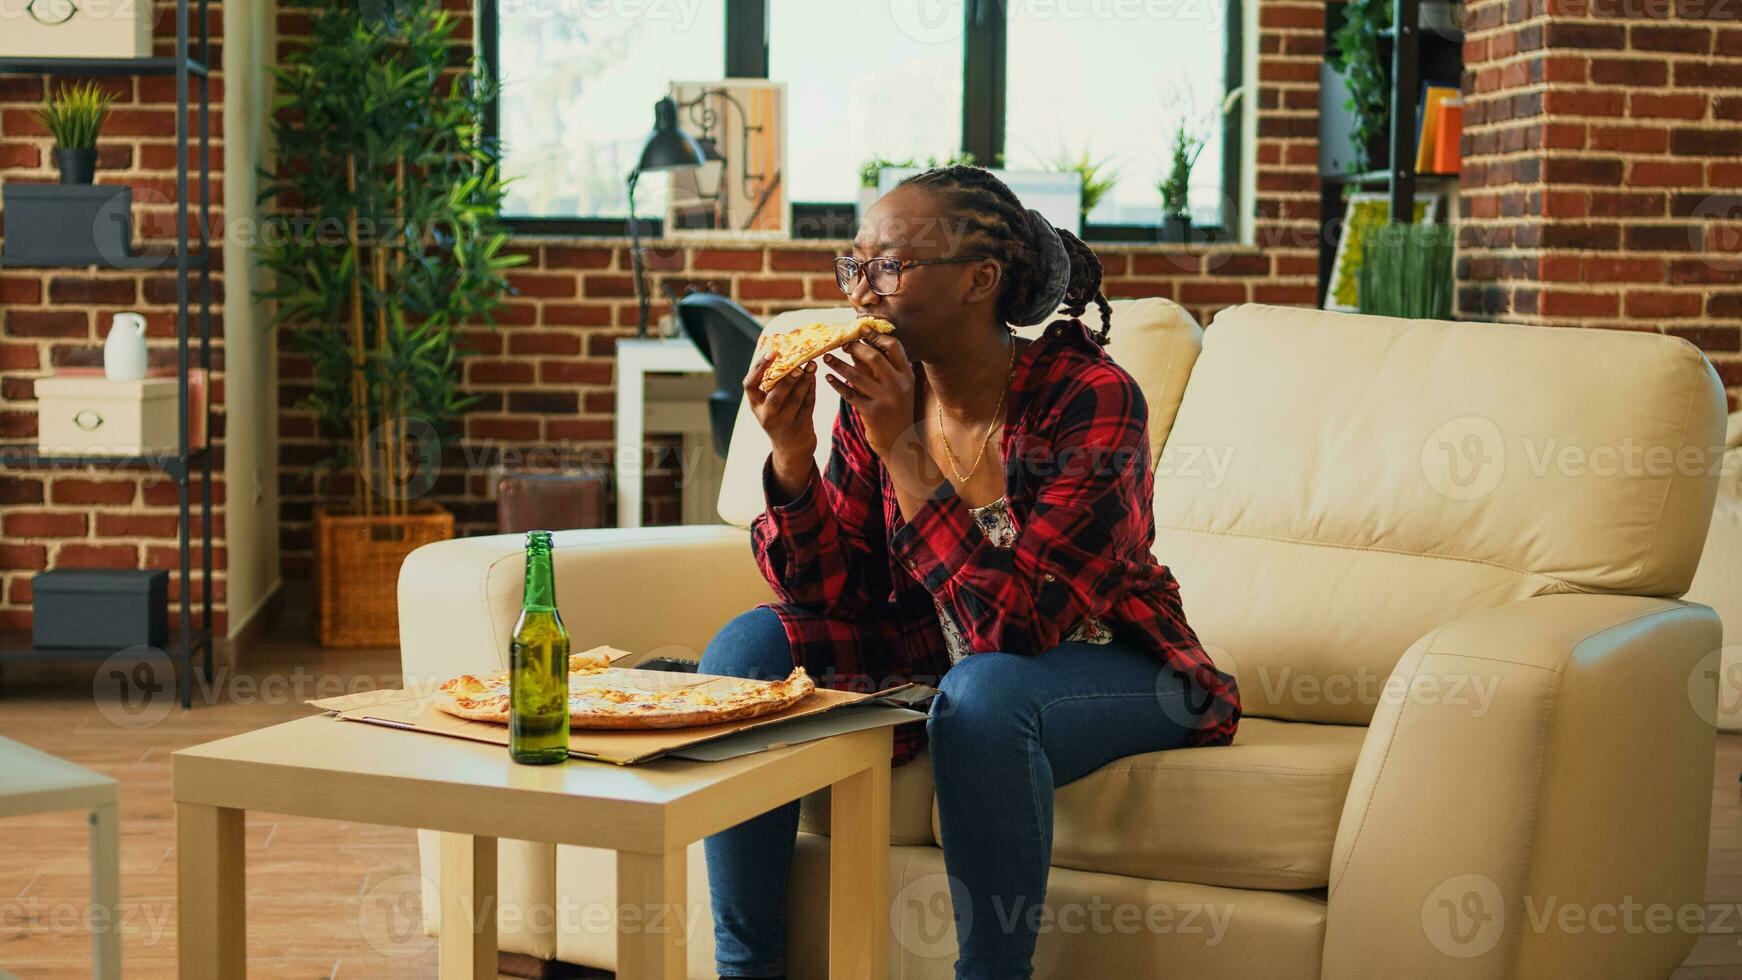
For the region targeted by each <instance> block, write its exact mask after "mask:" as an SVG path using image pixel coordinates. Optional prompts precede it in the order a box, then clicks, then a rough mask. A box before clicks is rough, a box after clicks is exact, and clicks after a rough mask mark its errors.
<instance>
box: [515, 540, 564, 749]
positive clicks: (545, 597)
mask: <svg viewBox="0 0 1742 980" xmlns="http://www.w3.org/2000/svg"><path fill="white" fill-rule="evenodd" d="M508 671H509V678H510V679H509V698H508V700H509V707H508V755H509V756H510V757H511V758H513V760H514V761H515V762H523V763H527V764H529V765H546V764H549V763H553V762H561V761H563V760H564V759H567V758H568V757H569V633H568V630H566V629H564V628H563V621H562V617H561V616H559V615H557V611H556V582H555V578H554V576H553V574H552V572H551V563H550V532H549V531H528V532H527V534H526V599H525V601H524V602H522V603H521V606H520V620H519V621H518V622H516V623H515V624H514V639H513V641H512V643H511V644H510V646H509V653H508Z"/></svg>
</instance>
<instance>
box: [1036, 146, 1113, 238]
mask: <svg viewBox="0 0 1742 980" xmlns="http://www.w3.org/2000/svg"><path fill="white" fill-rule="evenodd" d="M1107 163H1108V161H1107V160H1105V159H1102V160H1094V159H1092V158H1091V157H1090V155H1089V148H1088V147H1087V146H1085V147H1083V151H1082V152H1081V153H1078V154H1076V155H1075V156H1072V155H1071V153H1070V152H1069V151H1068V150H1060V151H1059V154H1058V156H1056V157H1054V158H1053V161H1052V164H1051V168H1052V170H1054V171H1055V172H1057V173H1076V174H1077V175H1078V176H1080V177H1082V179H1083V201H1082V206H1081V209H1080V210H1081V215H1082V220H1083V224H1084V225H1085V226H1086V225H1088V223H1089V213H1090V212H1091V211H1093V210H1095V207H1096V206H1097V205H1099V204H1100V203H1101V200H1102V198H1105V197H1106V196H1107V194H1108V192H1110V191H1112V190H1113V187H1114V185H1116V184H1118V182H1119V171H1118V170H1109V169H1107Z"/></svg>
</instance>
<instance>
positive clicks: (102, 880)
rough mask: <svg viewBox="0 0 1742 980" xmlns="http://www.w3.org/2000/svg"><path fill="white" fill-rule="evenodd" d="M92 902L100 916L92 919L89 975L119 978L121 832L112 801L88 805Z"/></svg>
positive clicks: (113, 979)
mask: <svg viewBox="0 0 1742 980" xmlns="http://www.w3.org/2000/svg"><path fill="white" fill-rule="evenodd" d="M91 906H92V912H93V914H100V915H102V917H103V920H102V922H101V924H98V923H95V922H93V923H92V929H93V934H92V936H91V975H92V976H94V977H99V978H101V980H120V977H121V917H120V912H121V833H120V828H119V826H118V825H117V823H116V817H115V804H113V803H105V804H103V805H102V806H96V807H92V808H91ZM97 909H102V912H101V913H97V911H96V910H97Z"/></svg>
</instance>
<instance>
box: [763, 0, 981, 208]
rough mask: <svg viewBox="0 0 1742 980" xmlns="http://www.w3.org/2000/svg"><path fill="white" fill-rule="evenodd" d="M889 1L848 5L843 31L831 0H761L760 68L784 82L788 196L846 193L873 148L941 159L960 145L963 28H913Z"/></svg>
mask: <svg viewBox="0 0 1742 980" xmlns="http://www.w3.org/2000/svg"><path fill="white" fill-rule="evenodd" d="M893 6H894V5H893V4H887V3H885V4H870V5H866V6H863V7H860V6H858V5H856V4H855V5H854V13H853V14H852V15H851V16H850V19H851V22H852V23H851V32H850V33H843V31H842V27H843V24H842V12H841V10H840V9H839V7H838V5H836V4H829V3H818V2H817V0H769V12H768V34H769V38H768V77H769V78H772V79H774V80H776V81H784V82H786V83H787V84H786V98H787V115H788V118H790V119H791V120H792V134H791V135H790V136H789V137H788V139H787V144H786V156H787V168H786V169H787V174H788V178H789V181H790V183H789V186H790V187H791V189H792V197H793V200H795V201H851V200H853V199H854V198H855V197H856V196H857V194H858V187H859V167H860V166H861V165H863V164H865V163H866V162H868V161H870V160H871V159H872V158H873V157H882V158H884V159H893V160H902V161H905V160H907V159H909V158H916V159H920V160H923V159H924V158H926V157H927V156H935V157H937V158H938V159H940V160H941V159H944V158H947V157H948V156H950V154H952V153H954V152H956V151H957V150H958V149H959V148H960V147H961V145H962V38H961V32H960V31H954V32H947V33H949V35H950V36H946V37H944V38H943V39H941V40H931V39H928V38H926V37H923V36H920V37H916V36H915V33H916V32H913V31H911V30H903V29H902V25H901V24H899V23H898V22H897V20H896V18H895V17H894V16H892V10H891V8H892V7H893ZM848 37H850V38H851V45H852V51H850V52H849V51H844V50H843V47H842V46H843V44H844V43H845V39H846V38H848ZM799 134H803V135H802V138H796V137H798V135H799Z"/></svg>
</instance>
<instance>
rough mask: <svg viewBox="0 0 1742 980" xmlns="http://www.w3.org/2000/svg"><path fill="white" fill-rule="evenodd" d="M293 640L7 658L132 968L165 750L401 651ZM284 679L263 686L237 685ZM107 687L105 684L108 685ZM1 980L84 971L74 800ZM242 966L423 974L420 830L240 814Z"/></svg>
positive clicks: (1732, 944)
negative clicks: (244, 910)
mask: <svg viewBox="0 0 1742 980" xmlns="http://www.w3.org/2000/svg"><path fill="white" fill-rule="evenodd" d="M286 632H287V633H288V634H290V635H294V636H296V637H297V639H294V640H283V639H279V640H267V641H264V642H262V643H260V644H258V645H256V646H255V647H254V648H253V649H251V650H250V651H249V653H248V655H247V657H246V664H245V667H244V669H242V670H240V671H238V670H236V669H234V668H233V667H230V666H229V665H221V667H224V668H227V669H221V670H220V672H219V675H218V679H219V684H218V685H216V690H215V691H213V690H209V689H202V688H201V687H200V686H196V688H195V706H194V709H193V710H191V711H183V710H181V709H179V708H175V709H172V710H170V711H168V712H167V714H165V715H164V716H163V717H162V718H161V719H155V718H151V717H148V716H144V715H142V716H138V717H134V716H130V715H128V714H126V713H125V712H124V711H122V710H121V706H120V703H119V702H118V701H116V700H115V699H114V696H113V692H112V690H105V689H103V686H102V685H101V684H99V685H97V686H96V687H95V689H94V687H93V682H92V674H93V665H89V664H86V665H55V666H46V665H44V666H39V665H35V664H26V665H18V664H8V665H6V668H5V673H4V676H3V678H0V735H4V736H7V737H9V738H14V739H17V740H19V741H21V742H25V743H28V744H30V745H33V746H36V747H38V748H41V749H44V750H46V751H49V752H52V753H54V754H55V755H58V756H61V757H62V758H65V759H69V760H71V761H73V762H77V763H79V764H81V765H85V766H89V767H90V768H92V769H95V770H97V771H99V772H103V773H107V774H109V775H111V776H114V777H115V778H117V779H119V780H121V892H122V903H123V908H122V912H121V914H122V932H123V937H124V938H123V954H122V955H123V965H124V967H125V970H126V976H127V977H130V978H133V977H174V976H175V948H176V947H175V847H174V844H175V815H174V807H173V805H172V803H171V800H170V783H169V753H170V752H172V751H174V750H175V749H177V748H180V747H182V746H186V745H192V744H197V743H200V742H205V741H210V740H212V739H216V738H222V737H224V736H227V735H232V734H235V733H238V732H243V731H249V730H252V729H256V728H262V727H265V726H267V725H272V724H276V723H278V722H280V721H287V720H290V719H293V718H299V717H303V716H305V715H307V714H308V713H309V712H310V711H311V710H312V709H310V708H308V707H306V706H305V705H303V704H302V703H301V700H302V699H303V698H308V697H323V696H328V695H332V694H338V693H343V692H344V691H346V690H358V689H360V688H361V687H365V686H366V687H395V686H397V685H398V682H399V662H398V653H397V651H393V650H343V651H333V650H322V649H321V648H320V647H318V646H315V645H314V644H313V643H311V642H308V641H307V640H304V639H301V637H305V636H307V635H308V634H307V630H306V627H305V626H302V625H301V624H296V625H294V626H293V627H292V628H291V629H289V630H287V631H286ZM239 677H247V678H251V679H252V680H253V681H255V682H258V681H260V680H262V679H264V678H267V677H276V678H279V679H280V680H279V681H278V682H277V683H279V684H280V685H282V687H283V688H284V689H283V690H277V691H273V692H271V693H270V694H267V695H262V694H261V693H260V692H259V691H258V690H256V689H254V688H252V687H244V686H243V684H239V683H236V679H237V678H239ZM112 683H113V682H112ZM1739 772H1742V735H1725V736H1720V738H1719V744H1718V751H1717V759H1716V765H1715V767H1714V772H1713V779H1712V788H1713V792H1712V836H1711V851H1710V855H1711V856H1710V878H1709V884H1708V886H1707V896H1706V897H1707V900H1708V903H1710V904H1709V905H1708V907H1711V905H1723V906H1726V907H1727V908H1728V909H1729V910H1730V911H1731V912H1733V913H1736V914H1737V915H1738V918H1742V795H1739V792H1738V783H1737V773H1739ZM0 842H4V843H3V844H0V980H4V978H6V977H7V976H8V975H16V976H18V977H21V978H36V977H85V976H89V972H88V971H89V966H88V963H89V950H90V940H89V933H88V932H87V931H86V928H85V926H84V924H83V923H82V922H81V921H79V919H78V917H79V916H81V915H83V914H84V912H83V910H84V909H85V908H86V903H87V896H88V890H89V887H90V882H89V877H88V876H89V866H88V853H89V852H88V847H89V843H88V842H89V836H88V833H87V829H86V826H85V822H84V819H83V818H82V816H81V815H79V814H74V813H63V814H47V815H42V816H33V817H20V818H14V819H10V820H7V821H5V823H4V825H3V826H0ZM247 846H248V885H247V890H248V948H249V960H248V962H249V970H250V974H251V975H252V976H256V977H295V978H334V977H342V978H352V977H355V978H390V977H433V976H435V972H436V960H435V941H434V940H433V939H430V938H428V937H425V936H424V935H423V931H422V928H421V923H420V921H419V920H418V918H417V916H418V908H419V904H420V896H419V893H418V879H417V870H418V866H417V846H416V838H415V836H414V832H413V831H409V830H401V829H397V828H386V827H377V826H372V825H367V824H336V823H333V822H331V821H323V820H312V819H306V818H302V817H289V816H281V815H276V814H260V813H250V814H248V817H247ZM1674 976H1675V980H1696V978H1697V980H1712V978H1742V921H1730V922H1729V923H1728V926H1727V930H1726V933H1725V934H1714V935H1708V936H1703V937H1701V939H1700V941H1699V943H1698V945H1697V946H1696V947H1695V949H1694V952H1693V955H1691V956H1690V957H1689V958H1688V960H1687V963H1686V964H1685V965H1684V966H1683V968H1682V969H1680V970H1678V971H1677V972H1676V973H1675V975H1674Z"/></svg>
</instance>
